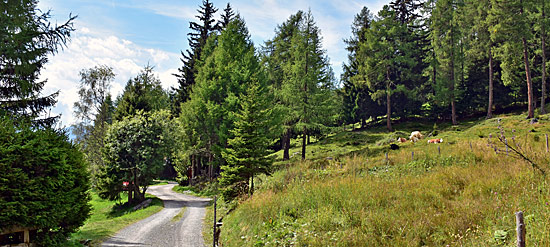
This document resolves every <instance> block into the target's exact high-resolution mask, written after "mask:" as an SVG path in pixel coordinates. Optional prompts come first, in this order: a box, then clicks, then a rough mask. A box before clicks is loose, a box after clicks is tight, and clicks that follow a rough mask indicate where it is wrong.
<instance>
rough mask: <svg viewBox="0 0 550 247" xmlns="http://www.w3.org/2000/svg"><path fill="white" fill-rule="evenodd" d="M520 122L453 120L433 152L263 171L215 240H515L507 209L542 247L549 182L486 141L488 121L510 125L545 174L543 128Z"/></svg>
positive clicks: (549, 225)
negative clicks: (455, 126)
mask: <svg viewBox="0 0 550 247" xmlns="http://www.w3.org/2000/svg"><path fill="white" fill-rule="evenodd" d="M525 121H526V120H523V119H521V117H517V116H512V117H504V118H503V120H502V122H500V123H499V122H498V120H497V119H494V120H488V121H481V122H477V123H476V124H475V125H474V124H471V123H470V124H468V125H467V126H459V127H458V128H459V129H460V128H462V130H461V131H445V129H443V131H442V132H441V134H440V135H439V136H438V137H440V136H441V137H442V138H443V139H444V140H445V142H444V143H443V144H440V150H441V154H439V152H438V149H437V145H434V144H427V143H425V142H419V143H416V144H412V143H406V144H403V145H401V148H400V149H399V150H395V151H393V150H389V149H387V148H386V147H378V148H380V150H379V151H378V152H369V151H365V152H362V153H361V152H352V153H348V154H347V155H341V156H339V157H338V158H336V159H333V160H326V159H318V160H316V161H306V162H295V163H293V164H292V165H287V166H281V169H280V170H278V171H277V172H275V173H274V174H273V175H272V176H270V177H261V178H260V180H261V181H260V182H259V187H260V188H261V189H260V190H259V191H258V192H257V193H256V194H255V195H254V196H253V197H251V198H248V199H246V200H245V201H243V202H242V203H241V204H240V205H239V207H238V208H237V209H236V210H235V211H234V212H233V213H231V214H229V215H228V216H226V217H225V219H224V226H223V230H222V234H221V240H220V241H221V243H222V245H223V246H447V245H448V246H513V243H514V238H515V232H514V227H515V221H514V213H515V212H516V211H519V210H522V211H524V213H525V215H526V217H525V218H526V225H527V241H528V244H529V245H530V246H550V206H549V205H548V203H550V186H549V184H548V178H546V177H543V176H541V175H540V173H539V172H537V171H535V170H533V169H532V168H531V166H530V165H529V164H527V163H526V162H524V161H522V160H518V159H516V158H513V157H511V156H507V155H506V154H505V153H502V152H500V153H496V152H495V151H494V149H492V147H491V146H490V145H489V146H488V142H489V141H488V136H489V134H490V133H493V135H495V134H496V133H497V130H496V126H498V125H499V124H500V125H502V126H504V127H505V129H507V131H508V130H510V129H512V128H515V129H516V130H515V131H514V134H515V135H517V137H516V138H517V140H520V139H521V140H522V141H523V140H525V141H524V142H523V144H522V145H524V147H525V148H524V150H525V153H526V155H529V157H532V158H533V160H535V161H536V162H538V163H539V164H544V165H542V166H543V168H544V169H547V170H550V169H549V168H550V167H548V161H550V159H549V158H548V157H550V156H549V154H546V153H545V141H544V138H541V137H542V136H544V133H548V132H547V131H548V127H547V126H546V125H544V124H536V125H525V124H524V122H525ZM541 121H542V120H541ZM522 124H523V125H522ZM521 126H525V127H523V128H521ZM533 129H535V132H531V131H532V130H533ZM377 135H380V137H377V139H378V140H383V139H384V135H383V134H377ZM536 136H538V138H537V137H536ZM375 143H376V141H373V142H372V144H371V145H376V144H375ZM332 145H334V144H332ZM470 145H471V146H470ZM367 148H368V149H371V150H372V148H373V147H372V146H368V147H367ZM374 148H376V147H374ZM319 149H320V148H319ZM386 152H387V153H388V157H389V159H388V160H386V158H385V155H384V153H386ZM412 152H414V157H412V155H411V153H412Z"/></svg>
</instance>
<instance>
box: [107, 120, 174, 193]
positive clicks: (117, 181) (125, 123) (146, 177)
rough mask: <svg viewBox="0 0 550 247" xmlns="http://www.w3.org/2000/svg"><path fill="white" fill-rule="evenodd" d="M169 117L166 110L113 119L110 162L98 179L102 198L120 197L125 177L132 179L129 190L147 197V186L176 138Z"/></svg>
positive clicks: (108, 143)
mask: <svg viewBox="0 0 550 247" xmlns="http://www.w3.org/2000/svg"><path fill="white" fill-rule="evenodd" d="M169 118H170V114H169V112H168V111H166V110H162V111H157V112H153V113H145V112H142V111H138V112H137V114H136V115H135V116H133V117H127V118H124V119H123V120H122V121H118V122H115V123H113V125H112V126H111V127H110V128H109V130H108V131H107V134H106V136H105V147H104V149H103V158H104V160H105V163H106V164H105V166H104V167H103V168H102V170H101V174H100V180H99V183H98V189H99V190H100V192H99V196H100V197H101V198H104V199H109V200H118V199H120V193H121V192H122V189H123V187H122V182H124V181H127V182H130V185H129V190H130V191H132V190H133V191H134V193H135V196H136V199H138V201H141V200H142V199H143V198H144V196H145V191H146V190H147V186H148V185H149V184H150V183H151V182H152V181H153V179H155V178H157V177H158V176H159V174H160V172H161V171H162V169H163V168H164V165H165V163H166V158H167V157H169V155H170V154H171V149H170V148H171V147H172V146H173V138H172V137H171V136H170V132H169V131H171V129H172V126H171V125H170V124H171V123H170V121H169ZM132 184H133V185H132ZM140 188H141V189H142V190H141V191H140ZM129 202H130V203H131V201H130V198H129Z"/></svg>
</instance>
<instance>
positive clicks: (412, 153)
mask: <svg viewBox="0 0 550 247" xmlns="http://www.w3.org/2000/svg"><path fill="white" fill-rule="evenodd" d="M411 160H414V151H411Z"/></svg>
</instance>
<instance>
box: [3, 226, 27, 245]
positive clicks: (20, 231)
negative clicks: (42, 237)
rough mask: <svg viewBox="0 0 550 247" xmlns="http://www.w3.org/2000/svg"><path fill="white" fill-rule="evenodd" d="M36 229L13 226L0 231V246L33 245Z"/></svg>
mask: <svg viewBox="0 0 550 247" xmlns="http://www.w3.org/2000/svg"><path fill="white" fill-rule="evenodd" d="M35 238H36V229H33V228H28V227H18V226H13V227H10V228H7V229H3V230H2V231H0V247H34V246H36V245H35V244H33V243H32V242H33V241H34V239H35Z"/></svg>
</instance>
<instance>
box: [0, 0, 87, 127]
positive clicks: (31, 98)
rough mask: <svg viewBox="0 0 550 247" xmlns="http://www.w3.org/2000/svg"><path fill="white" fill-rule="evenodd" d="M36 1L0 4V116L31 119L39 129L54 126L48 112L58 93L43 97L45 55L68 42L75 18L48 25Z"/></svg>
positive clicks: (52, 52)
mask: <svg viewBox="0 0 550 247" xmlns="http://www.w3.org/2000/svg"><path fill="white" fill-rule="evenodd" d="M37 4H38V1H36V0H22V1H11V0H10V1H3V2H2V4H1V5H0V44H2V45H1V46H0V116H6V115H7V116H11V117H14V118H19V117H24V118H28V119H33V120H34V122H35V124H36V125H38V126H53V124H54V123H55V122H56V120H57V119H58V117H52V116H49V114H48V113H47V111H48V109H49V108H50V107H52V106H54V105H55V104H56V102H57V100H56V97H57V95H58V93H59V92H55V93H52V94H49V95H45V96H44V95H42V94H41V91H42V89H43V87H44V85H45V84H46V80H39V77H40V71H41V70H42V69H43V68H44V65H45V64H46V63H47V62H48V56H49V55H51V54H55V53H56V52H57V51H58V50H59V49H62V48H63V46H64V45H66V43H67V41H69V38H70V33H71V32H72V31H73V30H74V29H73V21H74V20H75V18H76V16H69V19H68V20H67V21H66V22H64V23H63V24H62V25H59V26H58V25H55V26H53V27H52V25H51V24H50V22H49V19H50V17H51V14H50V12H49V11H48V12H40V10H38V9H37Z"/></svg>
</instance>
